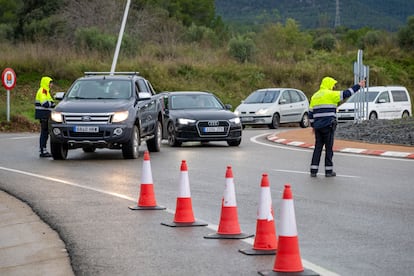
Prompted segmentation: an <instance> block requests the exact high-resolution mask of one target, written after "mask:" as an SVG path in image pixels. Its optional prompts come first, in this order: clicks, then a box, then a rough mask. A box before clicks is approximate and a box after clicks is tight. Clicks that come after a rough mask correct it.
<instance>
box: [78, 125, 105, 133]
mask: <svg viewBox="0 0 414 276" xmlns="http://www.w3.org/2000/svg"><path fill="white" fill-rule="evenodd" d="M73 131H74V132H88V133H96V132H99V127H97V126H75V127H74V128H73Z"/></svg>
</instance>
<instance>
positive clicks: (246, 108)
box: [234, 88, 309, 129]
mask: <svg viewBox="0 0 414 276" xmlns="http://www.w3.org/2000/svg"><path fill="white" fill-rule="evenodd" d="M308 112H309V100H308V98H307V97H306V95H305V93H303V92H302V91H301V90H298V89H294V88H265V89H259V90H256V91H254V92H252V93H251V94H250V95H249V96H248V97H247V98H246V99H245V100H244V101H242V103H241V104H240V105H239V106H238V107H237V108H236V110H235V111H234V113H235V114H236V115H237V116H239V117H240V120H241V122H242V125H243V127H245V126H247V125H267V126H268V127H269V128H273V129H274V128H278V127H279V124H281V123H299V124H300V126H301V127H303V128H306V127H308V126H309V117H308Z"/></svg>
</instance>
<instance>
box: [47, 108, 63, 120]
mask: <svg viewBox="0 0 414 276" xmlns="http://www.w3.org/2000/svg"><path fill="white" fill-rule="evenodd" d="M50 116H51V118H52V120H53V121H54V122H56V123H62V122H63V116H62V113H61V112H57V111H54V110H53V111H52V114H51V115H50Z"/></svg>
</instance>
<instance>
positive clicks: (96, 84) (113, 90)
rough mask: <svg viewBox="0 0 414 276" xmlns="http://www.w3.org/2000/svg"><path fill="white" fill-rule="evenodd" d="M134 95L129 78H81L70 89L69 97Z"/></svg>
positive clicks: (118, 97) (92, 97)
mask: <svg viewBox="0 0 414 276" xmlns="http://www.w3.org/2000/svg"><path fill="white" fill-rule="evenodd" d="M131 95H132V87H131V81H129V80H110V79H96V80H79V81H77V82H76V83H74V85H73V86H72V87H71V88H70V90H69V91H68V96H67V97H68V99H128V98H130V97H131Z"/></svg>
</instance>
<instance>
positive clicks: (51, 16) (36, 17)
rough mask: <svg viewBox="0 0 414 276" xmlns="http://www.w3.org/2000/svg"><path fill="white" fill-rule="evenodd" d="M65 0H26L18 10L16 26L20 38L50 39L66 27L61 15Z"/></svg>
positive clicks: (33, 39) (31, 39) (32, 39)
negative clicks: (60, 10)
mask: <svg viewBox="0 0 414 276" xmlns="http://www.w3.org/2000/svg"><path fill="white" fill-rule="evenodd" d="M62 5H63V0H25V1H24V2H23V7H22V8H21V9H20V10H19V11H18V13H17V17H18V18H19V22H18V25H17V27H16V32H15V33H16V34H17V36H18V38H20V39H23V40H30V41H37V40H49V39H50V38H53V37H54V36H56V35H57V34H58V33H61V32H62V31H63V29H64V25H65V23H64V21H63V19H62V18H61V17H60V16H59V9H60V8H61V7H62Z"/></svg>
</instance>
